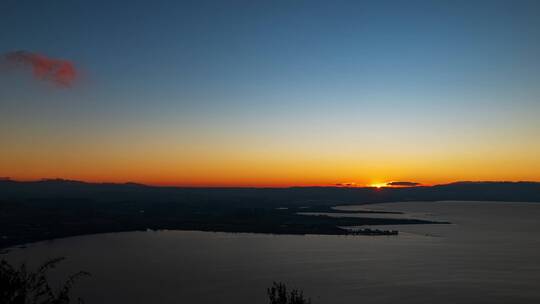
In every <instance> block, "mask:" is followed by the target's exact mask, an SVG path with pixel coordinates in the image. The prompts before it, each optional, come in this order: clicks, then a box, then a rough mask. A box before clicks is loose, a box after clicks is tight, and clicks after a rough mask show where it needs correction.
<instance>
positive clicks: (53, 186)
mask: <svg viewBox="0 0 540 304" xmlns="http://www.w3.org/2000/svg"><path fill="white" fill-rule="evenodd" d="M50 198H62V199H69V198H71V199H75V198H76V199H80V200H95V201H102V200H106V201H110V200H126V199H135V200H154V201H159V200H167V201H178V202H181V201H184V200H190V203H194V202H197V201H204V202H207V201H209V200H211V201H214V202H221V203H235V204H237V203H241V204H242V205H244V204H245V205H250V204H254V205H258V206H261V204H263V203H268V204H270V205H269V206H268V207H271V206H273V205H274V204H295V203H300V204H301V203H302V201H305V200H310V201H312V200H314V201H319V202H323V201H331V202H332V203H333V202H336V201H339V202H342V203H378V202H391V201H436V200H478V201H509V202H520V201H521V202H540V183H538V182H491V181H486V182H471V181H460V182H455V183H450V184H442V185H435V186H418V187H401V188H398V187H396V188H394V187H383V188H371V187H364V188H360V187H354V188H353V187H350V188H347V187H291V188H183V187H155V186H146V185H142V184H136V183H125V184H113V183H86V182H81V181H72V180H62V179H50V180H40V181H32V182H20V181H13V180H8V179H5V180H0V200H5V199H36V200H40V199H50ZM261 207H263V206H261Z"/></svg>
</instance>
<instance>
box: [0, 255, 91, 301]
mask: <svg viewBox="0 0 540 304" xmlns="http://www.w3.org/2000/svg"><path fill="white" fill-rule="evenodd" d="M63 260H64V258H55V259H51V260H48V261H47V262H45V263H43V264H42V265H41V266H40V267H39V268H38V269H37V270H36V271H29V270H28V268H27V266H26V264H24V263H23V264H21V265H20V266H19V267H18V268H16V267H14V266H12V265H11V264H9V263H8V262H7V261H5V260H1V261H0V303H2V304H69V303H72V302H71V300H70V296H69V293H70V291H71V288H72V287H73V283H74V282H75V281H76V280H77V279H78V278H80V277H82V276H88V275H90V274H89V273H88V272H84V271H80V272H77V273H75V274H72V275H70V276H69V277H68V279H67V280H66V281H65V282H64V284H63V286H62V287H61V288H59V289H53V288H52V287H51V286H50V284H49V281H48V279H47V271H49V270H50V269H52V268H54V267H56V265H57V264H58V263H60V262H61V261H63ZM78 303H82V300H81V299H78Z"/></svg>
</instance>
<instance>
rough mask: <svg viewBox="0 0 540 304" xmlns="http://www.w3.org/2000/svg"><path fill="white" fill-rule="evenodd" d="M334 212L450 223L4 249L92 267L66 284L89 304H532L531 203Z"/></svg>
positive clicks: (127, 237)
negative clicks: (295, 291)
mask: <svg viewBox="0 0 540 304" xmlns="http://www.w3.org/2000/svg"><path fill="white" fill-rule="evenodd" d="M340 208H345V209H354V208H358V209H370V210H383V211H400V212H404V214H400V215H389V216H403V217H410V218H420V219H428V220H439V221H449V222H451V223H452V224H449V225H443V224H439V225H402V226H377V228H385V229H386V228H389V229H390V228H391V229H397V230H399V231H400V235H398V236H318V235H308V236H288V235H259V234H231V233H211V232H196V231H148V232H126V233H109V234H99V235H89V236H80V237H71V238H65V239H58V240H52V241H45V242H39V243H34V244H30V245H28V246H27V247H26V248H20V249H13V250H11V251H10V252H9V253H8V254H7V255H6V256H7V258H8V259H9V260H10V261H12V262H20V261H29V262H30V264H31V265H36V264H38V263H40V262H42V261H44V260H46V259H47V258H52V257H58V256H65V257H67V260H66V261H64V262H63V263H62V264H61V265H60V267H59V268H58V269H57V270H55V271H54V273H53V275H54V276H55V278H56V277H62V276H64V275H66V274H68V273H70V272H75V271H78V270H86V271H89V272H91V273H92V276H91V277H89V278H83V279H81V280H80V281H79V282H78V283H77V284H76V288H75V290H74V292H75V294H76V295H78V296H81V297H82V298H83V299H84V300H85V303H87V304H92V303H100V304H104V303H190V304H197V303H201V304H203V303H204V304H209V303H212V304H216V303H235V304H247V303H249V304H254V303H255V304H256V303H266V288H267V287H268V286H270V285H271V283H272V281H283V282H285V283H287V285H288V286H291V287H297V288H300V289H302V290H304V293H305V294H306V295H308V296H310V297H311V298H312V300H313V303H314V304H318V303H540V204H539V203H501V202H406V203H385V204H373V205H360V206H347V207H340ZM355 216H366V217H370V216H372V215H370V214H357V215H355Z"/></svg>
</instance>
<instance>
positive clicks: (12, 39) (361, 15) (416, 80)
mask: <svg viewBox="0 0 540 304" xmlns="http://www.w3.org/2000/svg"><path fill="white" fill-rule="evenodd" d="M112 2H114V3H112ZM128 3H129V4H128ZM17 50H26V51H29V52H36V53H39V54H45V55H47V56H51V57H52V58H61V59H65V60H69V61H71V62H73V64H74V65H75V66H76V68H77V70H78V76H77V79H76V81H75V82H74V83H73V85H71V86H70V87H59V86H57V85H54V84H53V83H51V82H47V81H40V80H39V79H34V77H33V76H32V73H31V72H29V71H27V70H26V69H24V68H21V69H12V68H6V67H5V65H4V66H2V69H1V70H0V143H1V147H0V176H6V177H11V178H14V179H39V178H56V177H60V178H67V179H77V180H85V181H100V182H101V181H106V182H125V181H134V182H141V183H148V184H159V185H182V186H292V185H333V184H336V183H342V182H355V183H357V184H359V185H366V184H373V183H381V182H387V181H414V182H420V183H423V184H436V183H445V182H451V181H457V180H515V181H517V180H533V181H540V1H266V2H262V1H129V2H125V3H120V1H118V2H116V1H18V0H6V1H2V2H0V53H1V54H7V53H9V52H13V51H17Z"/></svg>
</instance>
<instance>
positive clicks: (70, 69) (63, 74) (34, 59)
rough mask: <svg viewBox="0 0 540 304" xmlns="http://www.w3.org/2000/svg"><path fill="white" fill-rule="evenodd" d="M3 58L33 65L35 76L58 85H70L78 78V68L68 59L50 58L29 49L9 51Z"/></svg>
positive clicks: (18, 63) (11, 61) (25, 64)
mask: <svg viewBox="0 0 540 304" xmlns="http://www.w3.org/2000/svg"><path fill="white" fill-rule="evenodd" d="M3 59H4V60H5V61H7V62H8V63H9V64H12V65H15V66H20V67H31V68H32V72H33V74H34V77H36V78H37V79H39V80H46V81H51V82H53V83H55V84H56V85H58V86H62V87H69V86H71V85H72V84H73V82H74V81H75V79H76V78H77V70H76V69H75V66H74V65H73V63H71V62H70V61H68V60H63V59H55V58H49V57H47V56H45V55H42V54H38V53H33V52H27V51H14V52H9V53H6V54H4V56H3Z"/></svg>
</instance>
